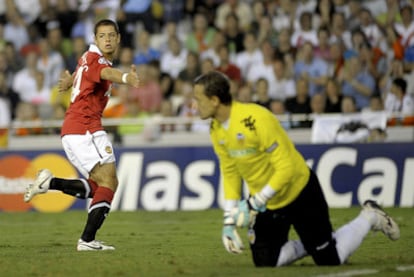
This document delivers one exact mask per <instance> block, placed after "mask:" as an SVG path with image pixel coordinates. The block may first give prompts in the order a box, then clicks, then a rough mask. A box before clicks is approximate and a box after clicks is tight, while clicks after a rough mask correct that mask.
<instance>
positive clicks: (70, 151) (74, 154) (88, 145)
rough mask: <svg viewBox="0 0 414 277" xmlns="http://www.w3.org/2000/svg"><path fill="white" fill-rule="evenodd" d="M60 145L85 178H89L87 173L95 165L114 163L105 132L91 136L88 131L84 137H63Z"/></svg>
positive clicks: (111, 149)
mask: <svg viewBox="0 0 414 277" xmlns="http://www.w3.org/2000/svg"><path fill="white" fill-rule="evenodd" d="M62 145H63V149H64V150H65V153H66V156H67V158H68V159H69V161H70V162H71V163H72V164H73V165H74V166H75V167H76V168H77V169H78V170H79V172H80V173H81V174H82V175H83V176H85V177H86V178H88V177H89V173H90V172H91V170H92V169H93V168H94V166H95V165H96V164H98V163H99V164H106V163H113V162H115V155H114V150H113V148H112V143H111V142H110V141H109V138H108V136H107V134H106V132H105V131H97V132H95V133H93V134H91V133H89V131H88V132H87V133H86V134H84V135H65V136H63V137H62Z"/></svg>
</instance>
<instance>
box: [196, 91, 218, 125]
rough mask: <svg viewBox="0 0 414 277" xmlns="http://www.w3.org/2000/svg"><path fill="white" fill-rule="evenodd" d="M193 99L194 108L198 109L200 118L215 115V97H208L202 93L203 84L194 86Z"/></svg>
mask: <svg viewBox="0 0 414 277" xmlns="http://www.w3.org/2000/svg"><path fill="white" fill-rule="evenodd" d="M194 101H195V103H194V104H195V108H196V109H197V111H198V114H199V115H200V118H201V119H207V118H211V117H214V116H215V113H216V107H217V103H216V102H217V101H215V97H212V98H209V97H207V96H206V94H205V93H204V86H202V85H195V86H194Z"/></svg>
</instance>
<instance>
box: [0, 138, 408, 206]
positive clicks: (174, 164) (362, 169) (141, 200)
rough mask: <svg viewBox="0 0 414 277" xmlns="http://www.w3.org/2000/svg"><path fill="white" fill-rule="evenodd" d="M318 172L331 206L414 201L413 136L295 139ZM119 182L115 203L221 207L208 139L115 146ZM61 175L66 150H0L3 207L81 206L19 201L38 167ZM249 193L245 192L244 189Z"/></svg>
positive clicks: (65, 171)
mask: <svg viewBox="0 0 414 277" xmlns="http://www.w3.org/2000/svg"><path fill="white" fill-rule="evenodd" d="M297 148H298V150H299V151H300V152H301V153H302V154H303V155H304V157H305V159H306V160H307V162H308V164H309V166H310V167H311V168H312V169H313V170H314V171H315V172H316V173H317V175H318V176H319V179H320V181H321V184H322V186H323V190H324V193H325V195H326V198H327V201H328V203H329V205H330V206H331V207H350V206H352V205H359V204H360V203H362V202H363V201H364V200H365V199H367V198H372V199H375V200H377V201H378V202H379V203H381V204H382V205H383V206H401V207H414V182H413V181H412V180H414V144H413V143H386V144H351V145H345V144H341V145H340V144H329V145H297ZM115 153H116V157H117V171H118V177H119V181H120V182H119V187H118V191H117V193H116V194H115V197H114V200H113V203H112V206H113V209H118V210H127V211H133V210H137V209H144V210H167V211H168V210H203V209H209V208H217V207H222V188H221V183H220V172H219V167H218V162H217V159H216V157H215V155H214V152H213V150H212V148H211V147H210V146H197V147H160V148H122V147H119V148H115ZM44 167H46V168H49V169H50V170H51V171H52V172H53V174H54V175H56V176H57V177H61V178H79V177H82V176H80V175H79V173H78V172H77V170H76V169H75V168H73V166H72V165H71V164H70V163H69V162H68V161H67V160H66V157H65V155H64V152H63V151H61V150H56V151H49V150H47V151H45V150H43V151H42V150H37V151H13V152H9V151H3V152H0V211H26V210H38V211H43V212H58V211H64V210H67V209H85V208H86V206H87V201H85V200H80V199H75V198H73V197H70V196H67V195H64V194H63V193H60V192H53V191H51V192H49V193H46V194H42V195H38V196H36V197H35V198H34V199H33V200H32V201H31V202H30V203H24V202H23V200H22V199H23V192H24V188H25V186H26V185H27V184H28V183H30V182H32V181H33V179H34V178H35V176H36V172H37V171H38V170H39V169H40V168H44ZM246 193H247V192H246Z"/></svg>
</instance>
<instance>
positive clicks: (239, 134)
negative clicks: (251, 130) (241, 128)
mask: <svg viewBox="0 0 414 277" xmlns="http://www.w3.org/2000/svg"><path fill="white" fill-rule="evenodd" d="M236 139H237V141H238V142H239V143H243V142H244V139H245V137H244V134H242V133H237V135H236Z"/></svg>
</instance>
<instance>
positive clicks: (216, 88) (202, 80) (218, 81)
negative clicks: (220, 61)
mask: <svg viewBox="0 0 414 277" xmlns="http://www.w3.org/2000/svg"><path fill="white" fill-rule="evenodd" d="M194 84H195V85H201V86H204V93H205V94H206V96H207V97H210V98H211V97H212V96H216V97H217V98H218V99H219V100H220V102H221V103H222V104H223V105H230V104H231V101H232V96H231V93H230V81H229V79H228V78H227V77H226V76H225V75H224V74H223V73H221V72H218V71H210V72H208V73H206V74H203V75H201V76H199V77H197V78H196V79H195V81H194Z"/></svg>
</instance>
